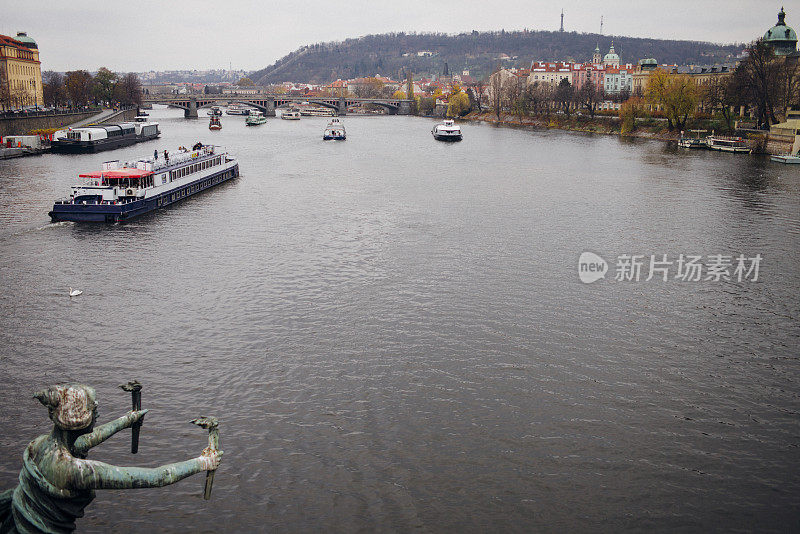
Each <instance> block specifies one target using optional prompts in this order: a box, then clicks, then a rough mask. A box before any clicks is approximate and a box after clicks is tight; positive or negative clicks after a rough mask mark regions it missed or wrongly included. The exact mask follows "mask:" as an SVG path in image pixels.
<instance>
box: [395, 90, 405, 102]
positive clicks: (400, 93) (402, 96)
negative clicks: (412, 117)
mask: <svg viewBox="0 0 800 534" xmlns="http://www.w3.org/2000/svg"><path fill="white" fill-rule="evenodd" d="M392 98H398V99H400V100H405V99H406V94H405V93H404V92H403V91H402V90H401V89H398V90H397V91H395V92H394V93H392Z"/></svg>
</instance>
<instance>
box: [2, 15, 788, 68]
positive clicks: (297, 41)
mask: <svg viewBox="0 0 800 534" xmlns="http://www.w3.org/2000/svg"><path fill="white" fill-rule="evenodd" d="M791 4H793V5H787V6H786V7H787V9H788V10H789V11H788V12H787V17H786V21H787V23H788V24H789V25H790V26H792V27H794V28H795V29H796V30H800V4H798V3H797V2H792V3H791ZM795 6H796V7H795ZM562 8H563V10H564V28H565V29H566V30H567V31H577V32H595V33H596V32H599V31H600V17H601V15H602V16H603V20H604V25H603V29H604V31H603V33H604V34H605V35H628V36H633V37H657V38H668V39H691V40H699V41H711V42H718V43H735V42H736V43H738V42H749V41H752V40H753V39H755V38H757V37H759V36H761V35H763V34H764V32H766V30H767V29H769V28H770V27H771V26H772V25H773V24H775V22H776V21H777V13H778V11H779V10H780V8H781V0H779V1H778V2H773V1H771V0H636V1H630V0H628V1H615V0H605V1H601V0H571V1H570V0H499V1H497V0H495V1H493V0H433V1H431V0H393V1H384V0H294V1H288V0H284V1H281V2H275V1H272V0H265V1H256V0H217V1H213V2H212V1H206V0H193V1H191V2H189V1H184V0H159V1H154V0H143V1H136V0H129V1H127V2H119V1H116V0H105V1H95V2H90V1H82V0H66V1H57V0H47V1H44V0H25V1H24V2H20V1H19V0H0V34H3V35H10V36H15V35H16V34H17V32H18V31H26V32H28V35H29V36H31V37H33V38H34V39H35V40H36V42H37V43H38V45H39V51H40V59H41V61H42V70H57V71H66V70H72V69H79V68H83V69H87V70H96V69H97V68H99V67H103V66H105V67H108V68H110V69H111V70H113V71H116V72H128V71H146V70H169V69H195V68H196V69H208V68H225V69H227V68H228V67H229V65H232V66H233V68H234V69H246V70H252V69H259V68H263V67H266V66H268V65H270V64H272V63H273V62H274V61H275V60H277V59H279V58H281V57H283V56H284V55H286V54H287V53H289V52H291V51H292V50H295V49H297V48H298V47H300V46H303V45H306V44H313V43H318V42H324V41H337V40H343V39H347V38H350V37H359V36H362V35H367V34H375V33H385V32H399V31H404V32H412V31H417V32H431V31H437V32H446V33H459V32H464V31H471V30H479V31H483V30H500V29H505V30H507V31H508V30H522V29H525V28H528V29H531V30H557V29H558V27H559V21H560V14H561V9H562ZM500 52H501V51H500ZM587 53H588V52H587ZM623 56H624V54H623ZM623 59H624V60H628V61H631V60H636V59H638V58H625V57H623Z"/></svg>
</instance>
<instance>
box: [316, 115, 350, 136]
mask: <svg viewBox="0 0 800 534" xmlns="http://www.w3.org/2000/svg"><path fill="white" fill-rule="evenodd" d="M322 139H323V140H325V141H330V140H335V141H344V140H345V139H347V133H346V132H345V130H344V124H342V123H341V122H339V119H331V122H329V123H328V126H326V127H325V132H324V133H323V134H322Z"/></svg>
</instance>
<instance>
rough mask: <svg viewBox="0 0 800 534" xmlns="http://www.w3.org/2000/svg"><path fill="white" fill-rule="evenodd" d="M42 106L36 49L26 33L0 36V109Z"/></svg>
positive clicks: (39, 64)
mask: <svg viewBox="0 0 800 534" xmlns="http://www.w3.org/2000/svg"><path fill="white" fill-rule="evenodd" d="M43 104H44V97H43V91H42V65H41V63H40V62H39V47H38V46H37V44H36V41H34V40H33V39H31V38H30V37H28V35H27V34H26V33H25V32H19V33H17V36H16V38H14V37H8V36H6V35H0V107H3V108H5V109H14V108H21V107H27V106H41V105H43Z"/></svg>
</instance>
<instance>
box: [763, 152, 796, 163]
mask: <svg viewBox="0 0 800 534" xmlns="http://www.w3.org/2000/svg"><path fill="white" fill-rule="evenodd" d="M769 159H770V160H772V161H777V162H778V163H787V164H790V165H792V164H793V165H800V155H799V154H795V155H792V154H776V155H774V156H770V158H769Z"/></svg>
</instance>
